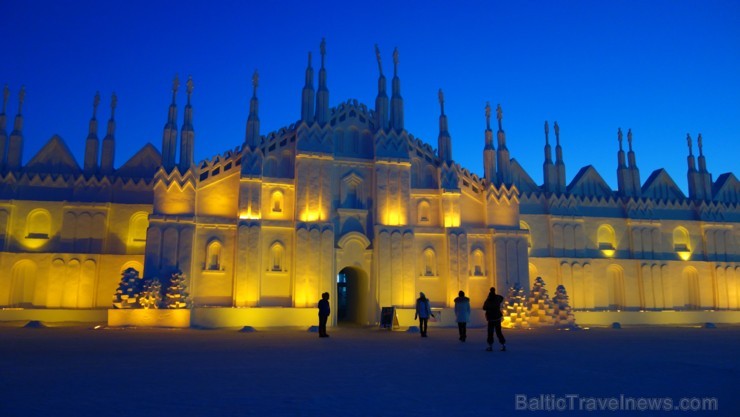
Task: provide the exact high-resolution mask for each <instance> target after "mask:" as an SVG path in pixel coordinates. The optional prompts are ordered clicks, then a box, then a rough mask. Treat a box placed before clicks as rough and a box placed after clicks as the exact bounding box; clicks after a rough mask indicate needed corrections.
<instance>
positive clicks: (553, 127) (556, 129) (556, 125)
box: [552, 120, 560, 143]
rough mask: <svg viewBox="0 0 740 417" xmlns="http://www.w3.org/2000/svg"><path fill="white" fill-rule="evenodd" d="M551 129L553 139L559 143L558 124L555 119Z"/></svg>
mask: <svg viewBox="0 0 740 417" xmlns="http://www.w3.org/2000/svg"><path fill="white" fill-rule="evenodd" d="M552 130H554V131H555V139H556V140H557V141H558V143H560V125H558V122H557V120H556V121H555V123H553V125H552Z"/></svg>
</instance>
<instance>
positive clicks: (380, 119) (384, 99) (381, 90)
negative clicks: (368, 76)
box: [375, 45, 388, 130]
mask: <svg viewBox="0 0 740 417" xmlns="http://www.w3.org/2000/svg"><path fill="white" fill-rule="evenodd" d="M375 58H376V59H377V60H378V96H377V97H376V98H375V125H376V126H377V128H378V129H379V130H387V129H388V94H387V93H386V82H385V75H383V64H382V62H381V59H380V49H379V48H378V45H375Z"/></svg>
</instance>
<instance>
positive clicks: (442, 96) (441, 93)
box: [437, 88, 445, 105]
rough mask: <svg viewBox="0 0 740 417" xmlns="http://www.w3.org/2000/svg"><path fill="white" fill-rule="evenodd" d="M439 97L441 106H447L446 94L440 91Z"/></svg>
mask: <svg viewBox="0 0 740 417" xmlns="http://www.w3.org/2000/svg"><path fill="white" fill-rule="evenodd" d="M437 97H438V98H439V104H441V105H444V104H445V93H444V92H443V91H442V89H441V88H440V89H439V92H438V93H437Z"/></svg>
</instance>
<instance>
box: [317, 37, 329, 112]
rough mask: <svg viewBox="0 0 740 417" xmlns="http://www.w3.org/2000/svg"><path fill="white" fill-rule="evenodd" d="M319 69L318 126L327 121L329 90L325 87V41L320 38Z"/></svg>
mask: <svg viewBox="0 0 740 417" xmlns="http://www.w3.org/2000/svg"><path fill="white" fill-rule="evenodd" d="M319 48H320V51H321V68H320V69H319V89H318V90H317V93H316V122H318V123H319V124H320V125H322V126H323V125H324V124H326V122H328V121H329V89H328V88H327V87H326V68H324V61H325V58H326V39H324V38H321V45H320V46H319Z"/></svg>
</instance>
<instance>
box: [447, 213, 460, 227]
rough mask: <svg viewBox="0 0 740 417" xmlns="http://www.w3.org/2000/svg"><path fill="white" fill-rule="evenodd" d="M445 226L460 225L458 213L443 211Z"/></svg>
mask: <svg viewBox="0 0 740 417" xmlns="http://www.w3.org/2000/svg"><path fill="white" fill-rule="evenodd" d="M445 227H460V215H459V214H457V213H445Z"/></svg>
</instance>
